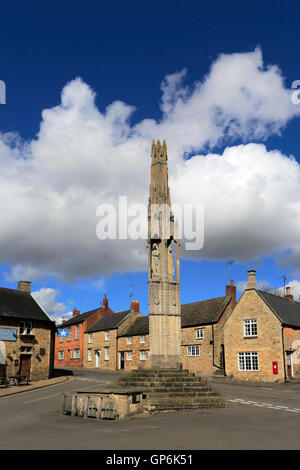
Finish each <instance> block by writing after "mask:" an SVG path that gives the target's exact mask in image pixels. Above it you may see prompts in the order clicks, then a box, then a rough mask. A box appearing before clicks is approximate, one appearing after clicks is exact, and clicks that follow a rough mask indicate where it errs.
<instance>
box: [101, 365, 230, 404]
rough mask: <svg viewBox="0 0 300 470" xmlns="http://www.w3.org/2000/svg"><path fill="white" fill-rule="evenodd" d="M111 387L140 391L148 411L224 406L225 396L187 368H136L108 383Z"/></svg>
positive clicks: (115, 389)
mask: <svg viewBox="0 0 300 470" xmlns="http://www.w3.org/2000/svg"><path fill="white" fill-rule="evenodd" d="M110 389H111V391H112V392H113V393H117V392H118V391H121V390H123V391H124V390H130V391H136V392H139V393H142V395H143V408H144V410H146V411H150V412H153V411H163V410H188V409H194V408H220V407H224V406H227V399H226V398H225V397H224V396H221V395H220V394H219V393H218V392H217V391H216V390H214V389H213V387H212V386H211V385H208V383H207V382H206V381H204V380H203V379H202V378H201V377H200V376H197V375H196V374H195V373H193V372H190V371H189V370H176V369H142V370H139V369H137V370H134V371H132V372H130V373H128V374H125V375H123V376H121V377H120V378H119V379H118V380H117V381H116V382H113V383H111V384H110Z"/></svg>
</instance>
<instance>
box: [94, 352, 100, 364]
mask: <svg viewBox="0 0 300 470" xmlns="http://www.w3.org/2000/svg"><path fill="white" fill-rule="evenodd" d="M95 355H96V367H97V368H99V367H100V351H99V349H97V351H95Z"/></svg>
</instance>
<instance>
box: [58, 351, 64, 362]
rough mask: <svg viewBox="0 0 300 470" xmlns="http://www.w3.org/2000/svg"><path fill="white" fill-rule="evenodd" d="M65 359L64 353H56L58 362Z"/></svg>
mask: <svg viewBox="0 0 300 470" xmlns="http://www.w3.org/2000/svg"><path fill="white" fill-rule="evenodd" d="M64 358H65V351H58V360H59V361H63V360H64Z"/></svg>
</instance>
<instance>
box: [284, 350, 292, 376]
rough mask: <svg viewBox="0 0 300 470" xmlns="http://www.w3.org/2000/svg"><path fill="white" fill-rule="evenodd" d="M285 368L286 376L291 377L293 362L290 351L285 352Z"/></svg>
mask: <svg viewBox="0 0 300 470" xmlns="http://www.w3.org/2000/svg"><path fill="white" fill-rule="evenodd" d="M286 368H287V375H288V377H293V364H292V354H291V353H286Z"/></svg>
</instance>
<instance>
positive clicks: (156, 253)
mask: <svg viewBox="0 0 300 470" xmlns="http://www.w3.org/2000/svg"><path fill="white" fill-rule="evenodd" d="M167 160H168V157H167V146H166V142H165V140H164V141H163V145H162V146H161V143H160V141H159V140H158V141H157V143H156V144H155V141H154V139H153V141H152V151H151V183H150V195H149V206H148V267H149V281H148V284H149V334H150V356H149V359H150V366H151V367H152V368H168V369H173V368H174V369H178V368H181V309H180V260H179V247H180V243H179V241H178V240H177V235H176V225H175V224H174V216H173V214H172V211H171V200H170V190H169V186H168V163H167ZM175 246H176V250H174V247H175ZM174 251H176V255H175V253H174ZM174 264H175V265H176V273H175V266H174Z"/></svg>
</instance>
